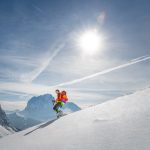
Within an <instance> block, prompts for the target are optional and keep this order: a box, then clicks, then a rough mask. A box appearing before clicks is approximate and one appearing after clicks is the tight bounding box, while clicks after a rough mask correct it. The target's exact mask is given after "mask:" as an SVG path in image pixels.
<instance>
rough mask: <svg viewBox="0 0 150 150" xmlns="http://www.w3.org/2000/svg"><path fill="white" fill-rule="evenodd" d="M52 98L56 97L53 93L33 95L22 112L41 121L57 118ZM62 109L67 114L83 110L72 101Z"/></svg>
mask: <svg viewBox="0 0 150 150" xmlns="http://www.w3.org/2000/svg"><path fill="white" fill-rule="evenodd" d="M52 100H54V97H53V96H52V95H51V94H45V95H40V96H37V97H32V98H31V99H30V100H29V101H28V103H27V106H26V108H25V109H24V110H23V111H22V112H20V113H21V114H22V115H24V116H26V117H29V118H32V119H35V120H40V121H46V120H50V119H53V118H56V113H55V111H54V110H53V103H52ZM62 109H63V112H64V113H66V114H68V113H72V112H75V111H78V110H81V108H80V107H78V106H77V105H76V104H74V103H72V102H68V103H66V105H64V106H63V108H62Z"/></svg>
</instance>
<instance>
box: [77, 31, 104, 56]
mask: <svg viewBox="0 0 150 150" xmlns="http://www.w3.org/2000/svg"><path fill="white" fill-rule="evenodd" d="M101 42H102V41H101V38H100V36H99V34H98V32H97V31H96V30H89V31H86V32H85V33H83V34H82V35H81V36H80V37H79V46H80V47H81V49H82V50H83V52H85V53H87V54H95V53H96V52H97V51H98V50H99V48H100V45H101Z"/></svg>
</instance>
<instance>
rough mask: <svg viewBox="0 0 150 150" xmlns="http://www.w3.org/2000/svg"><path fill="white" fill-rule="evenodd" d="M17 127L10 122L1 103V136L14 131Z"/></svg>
mask: <svg viewBox="0 0 150 150" xmlns="http://www.w3.org/2000/svg"><path fill="white" fill-rule="evenodd" d="M15 131H17V130H16V128H14V127H13V126H12V124H10V122H9V120H8V118H7V115H6V113H5V111H4V110H3V109H2V108H1V105H0V137H2V136H5V135H8V134H11V133H14V132H15Z"/></svg>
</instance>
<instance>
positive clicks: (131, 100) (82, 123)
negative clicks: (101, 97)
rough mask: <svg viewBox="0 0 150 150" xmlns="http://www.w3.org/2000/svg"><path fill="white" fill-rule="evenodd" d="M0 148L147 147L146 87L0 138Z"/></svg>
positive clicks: (149, 95)
mask: <svg viewBox="0 0 150 150" xmlns="http://www.w3.org/2000/svg"><path fill="white" fill-rule="evenodd" d="M0 149H1V150H149V149H150V89H145V90H143V91H139V92H137V93H135V94H132V95H127V96H124V97H120V98H117V99H115V100H112V101H109V102H106V103H103V104H100V105H97V106H94V107H91V108H87V109H84V110H82V111H78V112H76V113H72V114H69V115H67V116H64V117H62V118H60V119H58V120H54V121H51V122H46V123H44V124H41V125H38V126H35V127H32V128H29V129H27V130H24V131H22V132H19V133H16V134H13V135H9V136H7V137H4V138H2V139H0Z"/></svg>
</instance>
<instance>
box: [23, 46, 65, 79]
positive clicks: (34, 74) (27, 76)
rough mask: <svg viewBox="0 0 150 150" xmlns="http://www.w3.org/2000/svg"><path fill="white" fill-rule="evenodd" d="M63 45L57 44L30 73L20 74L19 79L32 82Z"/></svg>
mask: <svg viewBox="0 0 150 150" xmlns="http://www.w3.org/2000/svg"><path fill="white" fill-rule="evenodd" d="M64 46H65V44H64V43H63V44H61V45H59V46H58V47H57V48H56V49H55V51H54V52H53V53H52V55H51V56H50V57H49V58H48V59H47V60H45V61H44V62H43V63H42V64H41V65H40V66H39V67H38V68H36V69H34V70H33V71H31V72H30V73H27V74H24V75H23V76H21V80H22V81H26V82H32V81H33V80H35V79H36V78H37V77H38V76H39V75H40V74H41V73H42V72H43V71H44V70H45V69H46V68H47V67H48V65H49V64H50V62H51V61H52V60H53V59H54V58H55V57H56V56H57V54H58V53H59V52H60V51H61V49H62V48H63V47H64Z"/></svg>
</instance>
